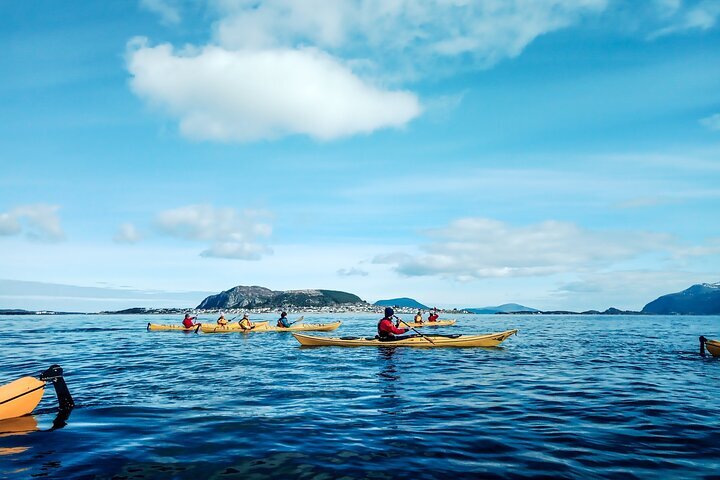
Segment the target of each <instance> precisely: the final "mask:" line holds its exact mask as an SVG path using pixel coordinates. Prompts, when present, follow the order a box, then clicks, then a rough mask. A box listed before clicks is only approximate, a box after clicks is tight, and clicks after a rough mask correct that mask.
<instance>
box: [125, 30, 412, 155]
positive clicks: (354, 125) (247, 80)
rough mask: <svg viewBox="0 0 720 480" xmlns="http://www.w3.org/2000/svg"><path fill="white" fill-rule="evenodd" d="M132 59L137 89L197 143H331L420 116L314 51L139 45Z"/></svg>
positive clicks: (408, 99)
mask: <svg viewBox="0 0 720 480" xmlns="http://www.w3.org/2000/svg"><path fill="white" fill-rule="evenodd" d="M128 60H129V64H128V67H129V69H130V72H131V73H132V74H133V79H132V88H133V90H134V91H135V92H136V93H137V94H138V95H140V96H143V97H145V98H147V99H148V100H150V101H151V102H152V103H154V104H157V105H159V106H160V107H162V108H164V109H166V110H167V111H169V112H170V113H171V114H172V115H174V116H177V117H179V118H180V130H181V131H182V133H183V134H185V135H186V136H188V137H190V138H194V139H211V140H222V141H253V140H260V139H266V138H276V137H279V136H283V135H291V134H304V135H309V136H311V137H313V138H316V139H320V140H332V139H335V138H340V137H344V136H348V135H354V134H358V133H371V132H373V131H375V130H377V129H381V128H388V127H392V128H397V127H402V126H403V125H405V124H406V123H407V122H409V121H410V120H412V119H413V118H415V117H416V116H417V115H418V114H419V113H420V104H419V102H418V99H417V98H416V96H415V95H413V94H411V93H408V92H402V91H388V90H382V89H380V88H377V87H375V86H373V85H371V84H370V83H367V82H363V81H362V80H361V79H360V78H358V77H357V76H355V75H354V74H353V73H352V71H351V70H350V69H348V68H347V67H345V66H344V65H343V64H342V63H340V62H339V61H338V60H337V59H335V58H333V57H331V56H329V55H327V54H325V53H323V52H320V51H318V50H315V49H311V48H306V49H298V50H263V51H249V50H242V51H231V50H226V49H223V48H220V47H212V46H211V47H205V48H203V49H201V50H199V51H183V52H174V51H173V49H172V47H171V46H170V45H167V44H164V45H159V46H156V47H148V46H147V45H146V44H145V43H144V42H142V41H139V42H136V43H135V46H134V47H132V48H131V49H130V51H129V55H128Z"/></svg>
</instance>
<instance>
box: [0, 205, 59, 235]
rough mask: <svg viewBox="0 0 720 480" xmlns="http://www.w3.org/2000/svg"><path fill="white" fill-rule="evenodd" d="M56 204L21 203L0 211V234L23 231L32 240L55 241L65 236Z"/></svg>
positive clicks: (14, 233)
mask: <svg viewBox="0 0 720 480" xmlns="http://www.w3.org/2000/svg"><path fill="white" fill-rule="evenodd" d="M59 209H60V207H59V206H57V205H44V204H35V205H21V206H19V207H16V208H14V209H12V210H10V211H8V212H5V213H0V235H17V234H20V233H22V232H25V235H26V236H27V237H28V238H31V239H33V240H40V241H47V242H55V241H60V240H63V239H64V238H65V232H63V229H62V227H61V226H60V218H59V217H58V215H57V212H58V210H59Z"/></svg>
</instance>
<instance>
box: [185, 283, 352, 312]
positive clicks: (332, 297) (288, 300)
mask: <svg viewBox="0 0 720 480" xmlns="http://www.w3.org/2000/svg"><path fill="white" fill-rule="evenodd" d="M345 303H365V302H364V301H363V300H362V299H361V298H360V297H358V296H357V295H353V294H352V293H347V292H340V291H337V290H287V291H274V290H270V289H269V288H265V287H258V286H252V287H247V286H242V285H239V286H237V287H234V288H231V289H230V290H225V291H224V292H220V293H218V294H217V295H210V296H209V297H207V298H206V299H205V300H203V301H202V302H201V303H200V305H198V306H197V308H198V309H207V310H212V309H218V308H261V307H267V308H282V307H285V306H291V305H292V306H294V307H326V306H335V305H342V304H345Z"/></svg>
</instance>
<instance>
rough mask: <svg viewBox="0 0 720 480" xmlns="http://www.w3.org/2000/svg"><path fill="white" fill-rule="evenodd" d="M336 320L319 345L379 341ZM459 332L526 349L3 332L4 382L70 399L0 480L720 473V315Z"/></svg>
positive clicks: (474, 323) (43, 328)
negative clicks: (54, 367)
mask: <svg viewBox="0 0 720 480" xmlns="http://www.w3.org/2000/svg"><path fill="white" fill-rule="evenodd" d="M338 317H340V318H341V319H342V320H343V321H344V324H343V326H342V327H341V328H340V330H338V331H336V332H331V333H319V335H332V334H335V335H337V334H340V335H370V334H373V333H374V328H375V323H376V316H374V315H333V316H332V317H330V316H322V315H308V314H306V315H305V318H306V321H315V322H325V321H330V320H331V319H335V318H338ZM408 317H409V316H408ZM255 318H256V319H263V318H264V319H270V318H273V319H274V318H275V317H274V316H269V315H264V316H256V317H255ZM457 318H458V325H457V326H455V327H448V328H445V329H433V331H435V332H437V333H441V332H445V333H450V332H452V333H484V332H491V331H501V330H507V329H510V328H519V329H520V334H519V336H517V337H512V338H510V339H509V340H508V341H506V342H505V344H504V346H503V348H492V349H481V348H475V349H409V348H405V349H402V348H397V349H385V348H338V347H321V348H300V347H299V346H298V344H297V342H296V341H295V339H294V338H293V337H292V336H291V335H290V334H288V333H269V332H266V333H253V334H250V335H242V334H223V335H203V334H185V333H181V332H146V331H145V325H146V324H147V322H148V321H152V322H153V323H177V322H178V321H179V317H162V316H152V317H148V316H54V317H53V316H48V317H44V316H43V317H34V316H33V317H0V323H1V324H2V326H3V329H2V336H0V352H1V356H0V358H2V369H0V384H2V383H6V382H8V381H11V380H14V379H15V378H17V377H19V376H23V375H26V374H32V375H35V374H37V373H39V372H40V371H41V370H43V369H45V368H47V367H48V366H49V365H51V364H53V363H59V364H60V365H62V367H63V368H64V369H65V373H66V381H67V383H68V386H69V388H70V391H71V392H72V394H73V396H74V398H75V401H76V404H77V407H76V408H75V410H74V411H73V412H72V414H71V416H70V418H69V419H68V420H67V425H66V426H64V427H63V428H60V429H55V430H50V428H51V426H52V424H53V420H54V418H55V413H56V410H57V407H56V400H55V395H54V391H53V390H52V388H50V389H48V390H47V391H46V393H45V397H44V398H43V401H42V403H41V404H40V407H39V408H38V409H37V410H36V412H35V414H34V415H33V416H31V417H25V418H24V419H21V422H20V424H18V420H15V421H2V422H0V478H9V479H15V478H35V477H41V478H42V477H49V478H116V479H122V478H127V479H154V478H178V479H184V478H194V479H200V478H218V479H232V478H243V479H247V478H266V477H275V478H340V477H342V478H413V479H422V478H446V477H450V476H452V477H455V478H478V477H483V478H493V477H497V478H508V477H510V478H515V477H535V476H552V477H556V478H561V477H567V478H580V477H582V478H606V477H623V478H632V477H639V478H668V477H673V478H711V477H714V478H719V476H720V441H718V440H719V435H720V395H718V391H719V386H720V383H719V380H720V361H719V360H720V359H708V358H706V359H703V358H701V357H700V356H699V355H698V341H697V337H698V336H699V335H701V334H704V335H707V336H711V337H718V336H720V317H717V316H714V317H682V316H675V317H661V316H657V317H625V316H618V317H616V316H506V315H498V316H462V315H461V316H458V317H457ZM208 320H214V318H208ZM23 422H24V423H23ZM9 430H25V431H24V432H23V433H10V432H8V431H9ZM3 432H4V433H3Z"/></svg>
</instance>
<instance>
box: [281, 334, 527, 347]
mask: <svg viewBox="0 0 720 480" xmlns="http://www.w3.org/2000/svg"><path fill="white" fill-rule="evenodd" d="M516 333H517V330H507V331H505V332H500V333H488V334H485V335H423V336H420V335H411V336H403V337H399V338H398V339H396V340H380V339H378V338H375V337H367V338H363V337H315V336H312V335H303V334H301V333H293V336H294V337H295V338H296V339H297V341H298V342H300V345H303V346H308V347H320V346H336V347H423V348H433V347H496V346H498V345H500V344H501V343H502V342H504V341H505V340H507V339H508V338H509V337H510V336H512V335H515V334H516Z"/></svg>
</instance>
